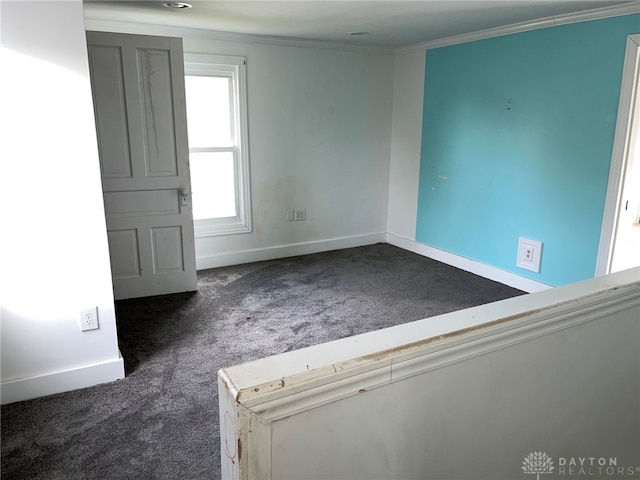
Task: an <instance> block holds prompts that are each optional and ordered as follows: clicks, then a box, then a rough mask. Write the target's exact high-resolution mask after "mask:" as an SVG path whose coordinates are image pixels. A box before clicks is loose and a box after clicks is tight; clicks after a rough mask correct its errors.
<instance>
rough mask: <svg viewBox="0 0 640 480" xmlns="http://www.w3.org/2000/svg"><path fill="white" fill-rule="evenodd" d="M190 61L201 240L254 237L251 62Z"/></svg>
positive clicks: (192, 155) (192, 159) (194, 187)
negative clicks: (236, 235)
mask: <svg viewBox="0 0 640 480" xmlns="http://www.w3.org/2000/svg"><path fill="white" fill-rule="evenodd" d="M184 59H185V92H186V99H187V130H188V135H189V164H190V167H191V191H192V201H193V221H194V227H195V236H196V237H209V236H215V235H226V234H231V233H247V232H250V231H251V208H250V207H251V198H250V192H249V151H248V142H247V101H246V98H247V97H246V72H245V69H246V61H245V59H244V58H242V57H227V56H217V55H199V54H185V58H184Z"/></svg>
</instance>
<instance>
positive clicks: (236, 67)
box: [184, 53, 253, 238]
mask: <svg viewBox="0 0 640 480" xmlns="http://www.w3.org/2000/svg"><path fill="white" fill-rule="evenodd" d="M246 67H247V60H246V58H245V57H235V56H227V55H209V54H197V53H185V54H184V74H185V76H205V77H213V76H215V77H221V76H223V77H228V78H229V79H230V89H231V92H230V93H231V95H230V97H231V105H230V111H231V136H232V140H233V146H231V147H209V148H198V147H195V148H191V147H190V148H189V155H191V153H198V152H231V153H232V154H233V169H234V182H235V185H234V186H235V202H236V215H235V216H232V217H220V218H207V219H202V220H194V221H193V225H194V233H195V237H196V238H201V237H214V236H218V235H233V234H239V233H250V232H251V231H252V230H253V227H252V219H251V182H250V174H249V129H248V120H247V118H248V115H247V114H248V111H247V73H246V69H247V68H246ZM187 130H188V128H187ZM192 173H193V172H192Z"/></svg>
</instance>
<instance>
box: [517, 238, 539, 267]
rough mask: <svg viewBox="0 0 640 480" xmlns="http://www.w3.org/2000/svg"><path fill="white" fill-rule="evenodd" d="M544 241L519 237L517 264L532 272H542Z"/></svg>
mask: <svg viewBox="0 0 640 480" xmlns="http://www.w3.org/2000/svg"><path fill="white" fill-rule="evenodd" d="M541 256H542V242H538V241H537V240H529V239H528V238H522V237H520V238H519V239H518V260H517V262H516V265H517V266H518V267H520V268H524V269H526V270H531V271H532V272H536V273H540V258H541Z"/></svg>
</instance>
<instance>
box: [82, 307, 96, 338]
mask: <svg viewBox="0 0 640 480" xmlns="http://www.w3.org/2000/svg"><path fill="white" fill-rule="evenodd" d="M98 328H100V325H99V324H98V307H93V308H86V309H84V310H82V311H81V312H80V330H82V331H83V332H85V331H87V330H97V329H98Z"/></svg>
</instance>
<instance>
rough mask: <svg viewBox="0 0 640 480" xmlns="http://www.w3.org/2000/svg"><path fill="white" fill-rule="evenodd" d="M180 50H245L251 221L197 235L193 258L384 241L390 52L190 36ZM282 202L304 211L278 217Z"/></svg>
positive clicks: (220, 259)
mask: <svg viewBox="0 0 640 480" xmlns="http://www.w3.org/2000/svg"><path fill="white" fill-rule="evenodd" d="M184 50H185V52H189V53H215V54H227V55H242V56H246V57H247V77H248V106H249V149H250V163H251V195H252V204H253V226H254V231H253V232H252V233H250V234H241V235H232V236H222V237H209V238H200V239H197V241H196V255H197V257H198V265H199V268H202V267H203V266H208V267H211V266H217V265H221V264H227V263H241V262H242V261H252V260H257V259H261V258H273V257H274V256H285V255H287V254H294V253H299V251H298V250H295V249H287V248H275V249H274V247H286V246H291V245H295V244H301V243H302V244H316V246H317V247H318V248H319V249H329V248H331V247H332V246H333V247H334V248H340V247H342V246H348V245H346V244H345V243H344V242H345V241H347V242H348V241H352V242H354V244H366V243H372V242H373V241H384V237H383V236H382V234H384V232H385V231H386V219H387V191H388V179H389V149H390V137H391V108H392V101H393V98H392V85H393V57H392V56H390V55H377V54H368V53H356V52H343V51H336V50H328V49H314V48H299V47H288V46H275V45H257V44H249V43H239V42H221V41H216V40H206V39H198V38H189V37H185V38H184ZM290 208H306V210H307V220H306V221H304V222H287V221H286V210H287V209H290ZM371 234H375V235H377V236H375V237H371V236H370V235H371ZM335 239H342V241H340V242H333V245H332V244H331V243H329V244H327V243H325V242H326V241H328V240H335ZM318 242H320V244H319V245H318ZM265 249H266V251H265ZM255 250H261V252H255ZM252 251H253V252H252ZM305 251H308V250H305ZM238 252H243V253H242V254H241V255H237V254H238Z"/></svg>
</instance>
